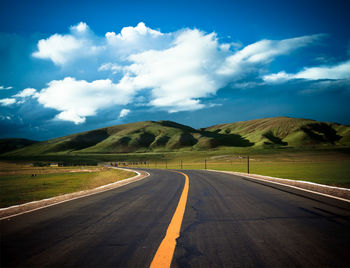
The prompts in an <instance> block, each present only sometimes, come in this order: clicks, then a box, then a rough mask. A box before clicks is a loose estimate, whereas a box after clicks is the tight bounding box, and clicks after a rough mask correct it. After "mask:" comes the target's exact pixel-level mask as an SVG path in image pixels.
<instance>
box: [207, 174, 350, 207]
mask: <svg viewBox="0 0 350 268" xmlns="http://www.w3.org/2000/svg"><path fill="white" fill-rule="evenodd" d="M207 170H208V171H214V172H221V173H226V174H232V175H236V176H242V177H246V178H249V179H253V180H258V181H263V182H268V183H272V184H277V185H282V186H287V187H290V188H294V189H297V190H301V191H305V192H309V193H313V194H318V195H322V196H326V197H330V198H333V199H337V200H340V201H345V202H347V203H350V200H348V199H345V198H341V197H337V196H333V195H329V194H324V193H320V192H315V191H312V190H308V189H304V188H300V187H297V186H293V185H289V184H284V183H280V182H276V181H269V180H264V179H261V178H255V177H251V176H249V175H246V174H244V173H238V172H237V173H236V172H234V171H224V170H213V169H207ZM259 176H262V175H259ZM268 178H271V179H274V178H273V177H268ZM276 179H278V178H276ZM283 180H284V179H283ZM288 181H293V180H288ZM293 182H295V181H293ZM312 184H316V185H321V186H324V185H322V184H317V183H312ZM326 186H327V185H326ZM330 187H331V186H330ZM332 188H338V187H332ZM338 189H345V190H348V189H346V188H338Z"/></svg>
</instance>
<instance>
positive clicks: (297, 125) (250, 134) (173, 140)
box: [5, 117, 350, 156]
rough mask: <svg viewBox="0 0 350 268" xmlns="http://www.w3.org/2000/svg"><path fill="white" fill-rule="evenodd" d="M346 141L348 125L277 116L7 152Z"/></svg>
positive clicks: (101, 132)
mask: <svg viewBox="0 0 350 268" xmlns="http://www.w3.org/2000/svg"><path fill="white" fill-rule="evenodd" d="M349 145H350V126H346V125H340V124H336V123H324V122H318V121H314V120H308V119H295V118H288V117H275V118H267V119H257V120H251V121H245V122H237V123H229V124H222V125H215V126H211V127H208V128H202V129H194V128H191V127H189V126H185V125H181V124H178V123H175V122H171V121H158V122H155V121H144V122H136V123H130V124H124V125H117V126H112V127H106V128H101V129H97V130H92V131H87V132H83V133H78V134H73V135H69V136H65V137H60V138H56V139H52V140H48V141H44V142H40V143H35V144H33V145H29V146H26V147H24V148H20V149H17V150H14V151H11V152H8V153H5V155H8V156H16V155H18V156H30V155H47V154H56V155H57V154H62V155H64V154H67V153H78V154H93V153H138V152H171V151H188V150H208V149H214V148H227V147H252V148H265V147H266V148H276V147H278V148H280V147H281V148H286V147H294V148H301V147H303V148H304V147H305V148H306V147H314V148H315V147H320V146H321V147H327V146H329V147H334V146H349Z"/></svg>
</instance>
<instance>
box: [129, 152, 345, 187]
mask: <svg viewBox="0 0 350 268" xmlns="http://www.w3.org/2000/svg"><path fill="white" fill-rule="evenodd" d="M223 153H226V154H221V155H218V154H216V155H215V154H210V153H208V154H206V155H203V154H198V153H193V152H192V153H190V152H189V153H188V154H182V155H180V154H177V155H175V156H174V155H172V157H171V156H168V158H166V157H165V159H153V160H150V161H148V162H146V164H145V163H144V162H143V164H142V163H141V162H139V163H137V164H135V165H132V164H129V165H131V166H135V167H141V168H142V167H144V168H148V167H149V168H161V169H165V168H168V169H205V166H206V168H207V169H215V170H227V171H237V172H247V158H246V155H244V154H242V155H240V154H238V153H236V154H229V152H228V151H226V152H223ZM240 153H242V152H240ZM249 155H250V161H249V163H250V164H249V171H250V173H251V174H260V175H266V176H272V177H279V178H285V179H294V180H305V181H310V182H316V183H321V184H327V185H333V186H339V187H347V188H350V155H349V154H348V153H342V152H333V151H314V152H312V151H310V152H296V151H294V152H279V153H277V152H274V153H270V154H269V153H263V152H258V153H257V152H255V154H253V153H252V152H249ZM181 156H182V157H181ZM181 162H182V166H181ZM205 162H206V164H205Z"/></svg>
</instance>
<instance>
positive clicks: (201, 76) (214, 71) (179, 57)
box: [33, 22, 322, 123]
mask: <svg viewBox="0 0 350 268" xmlns="http://www.w3.org/2000/svg"><path fill="white" fill-rule="evenodd" d="M321 37H322V35H310V36H301V37H296V38H290V39H285V40H261V41H258V42H256V43H253V44H250V45H247V46H245V47H244V46H243V45H242V46H238V45H237V44H233V43H229V44H228V43H221V42H219V39H218V38H217V35H216V33H205V32H203V31H200V30H198V29H181V30H179V31H176V32H171V33H162V32H161V31H159V30H155V29H151V28H149V27H147V26H146V25H145V24H144V23H143V22H140V23H139V24H137V25H136V26H135V27H132V26H128V27H124V28H122V29H121V31H120V32H119V33H116V32H113V31H110V32H107V33H106V34H105V35H104V36H96V35H95V34H94V33H93V32H92V30H91V29H90V28H89V26H88V25H87V24H86V23H84V22H80V23H79V24H77V25H74V26H71V27H70V29H69V33H67V34H63V35H62V34H54V35H52V36H50V37H48V38H46V39H42V40H40V41H39V42H38V44H37V51H35V52H34V53H33V56H34V57H37V58H41V59H47V60H51V61H52V62H53V63H54V64H56V65H60V66H61V67H62V68H65V67H67V66H78V65H74V64H79V63H80V64H79V68H90V71H91V72H94V73H96V71H97V70H98V71H99V72H98V75H100V76H104V75H109V78H110V79H111V77H110V75H114V76H113V78H114V79H113V82H112V80H110V79H105V77H104V78H103V79H99V80H94V81H92V82H87V81H88V80H89V79H88V78H86V79H85V80H76V79H75V78H73V75H72V77H67V78H65V79H63V80H58V81H52V82H50V83H49V84H48V87H47V88H46V89H43V90H42V91H41V92H39V93H35V94H38V95H35V96H37V97H38V101H39V102H40V103H41V104H43V105H44V106H45V107H50V108H53V109H56V110H58V111H60V113H59V114H58V115H57V118H58V119H61V120H69V121H73V122H75V123H82V122H84V121H85V119H86V117H87V116H92V115H95V114H96V112H97V111H98V110H100V109H104V108H107V107H111V106H112V105H116V104H118V105H126V104H131V103H133V101H134V99H133V98H134V97H135V98H137V97H140V96H139V95H137V94H138V93H139V94H143V95H144V96H146V97H147V100H146V101H145V102H147V103H148V105H149V106H153V107H156V108H158V109H162V110H166V111H168V112H179V111H192V110H198V109H202V108H203V107H206V105H205V103H204V102H203V100H204V99H205V98H207V97H211V96H213V95H215V94H216V92H217V91H218V90H219V89H220V88H222V87H224V86H226V85H227V84H228V83H231V82H237V81H239V80H240V79H242V78H245V77H247V76H248V75H252V74H253V75H255V76H257V75H258V73H259V70H260V69H261V68H262V67H263V66H264V65H266V64H268V63H270V62H271V61H273V60H274V59H275V58H276V57H278V56H280V55H286V54H289V53H291V52H292V51H294V50H295V49H299V48H301V47H304V46H307V45H309V44H311V43H313V42H316V41H317V40H319V39H320V38H321ZM87 60H88V63H87ZM82 61H83V63H81V62H82ZM74 69H75V68H71V69H69V70H74ZM79 76H81V74H79ZM275 76H276V77H274V76H273V75H272V76H271V77H270V78H268V77H266V79H267V80H268V79H270V80H271V81H272V80H278V79H279V78H280V77H279V76H287V74H286V73H284V74H283V73H281V74H275Z"/></svg>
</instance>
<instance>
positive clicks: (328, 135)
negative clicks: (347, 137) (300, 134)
mask: <svg viewBox="0 0 350 268" xmlns="http://www.w3.org/2000/svg"><path fill="white" fill-rule="evenodd" d="M301 130H302V131H304V132H305V133H306V134H307V135H308V136H309V137H310V138H311V139H313V140H315V141H318V142H326V143H331V144H334V143H335V142H336V141H339V140H340V139H341V138H342V136H340V135H338V134H337V131H336V130H335V129H333V128H332V127H331V126H329V125H327V124H325V123H313V124H308V125H306V126H303V127H301Z"/></svg>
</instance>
